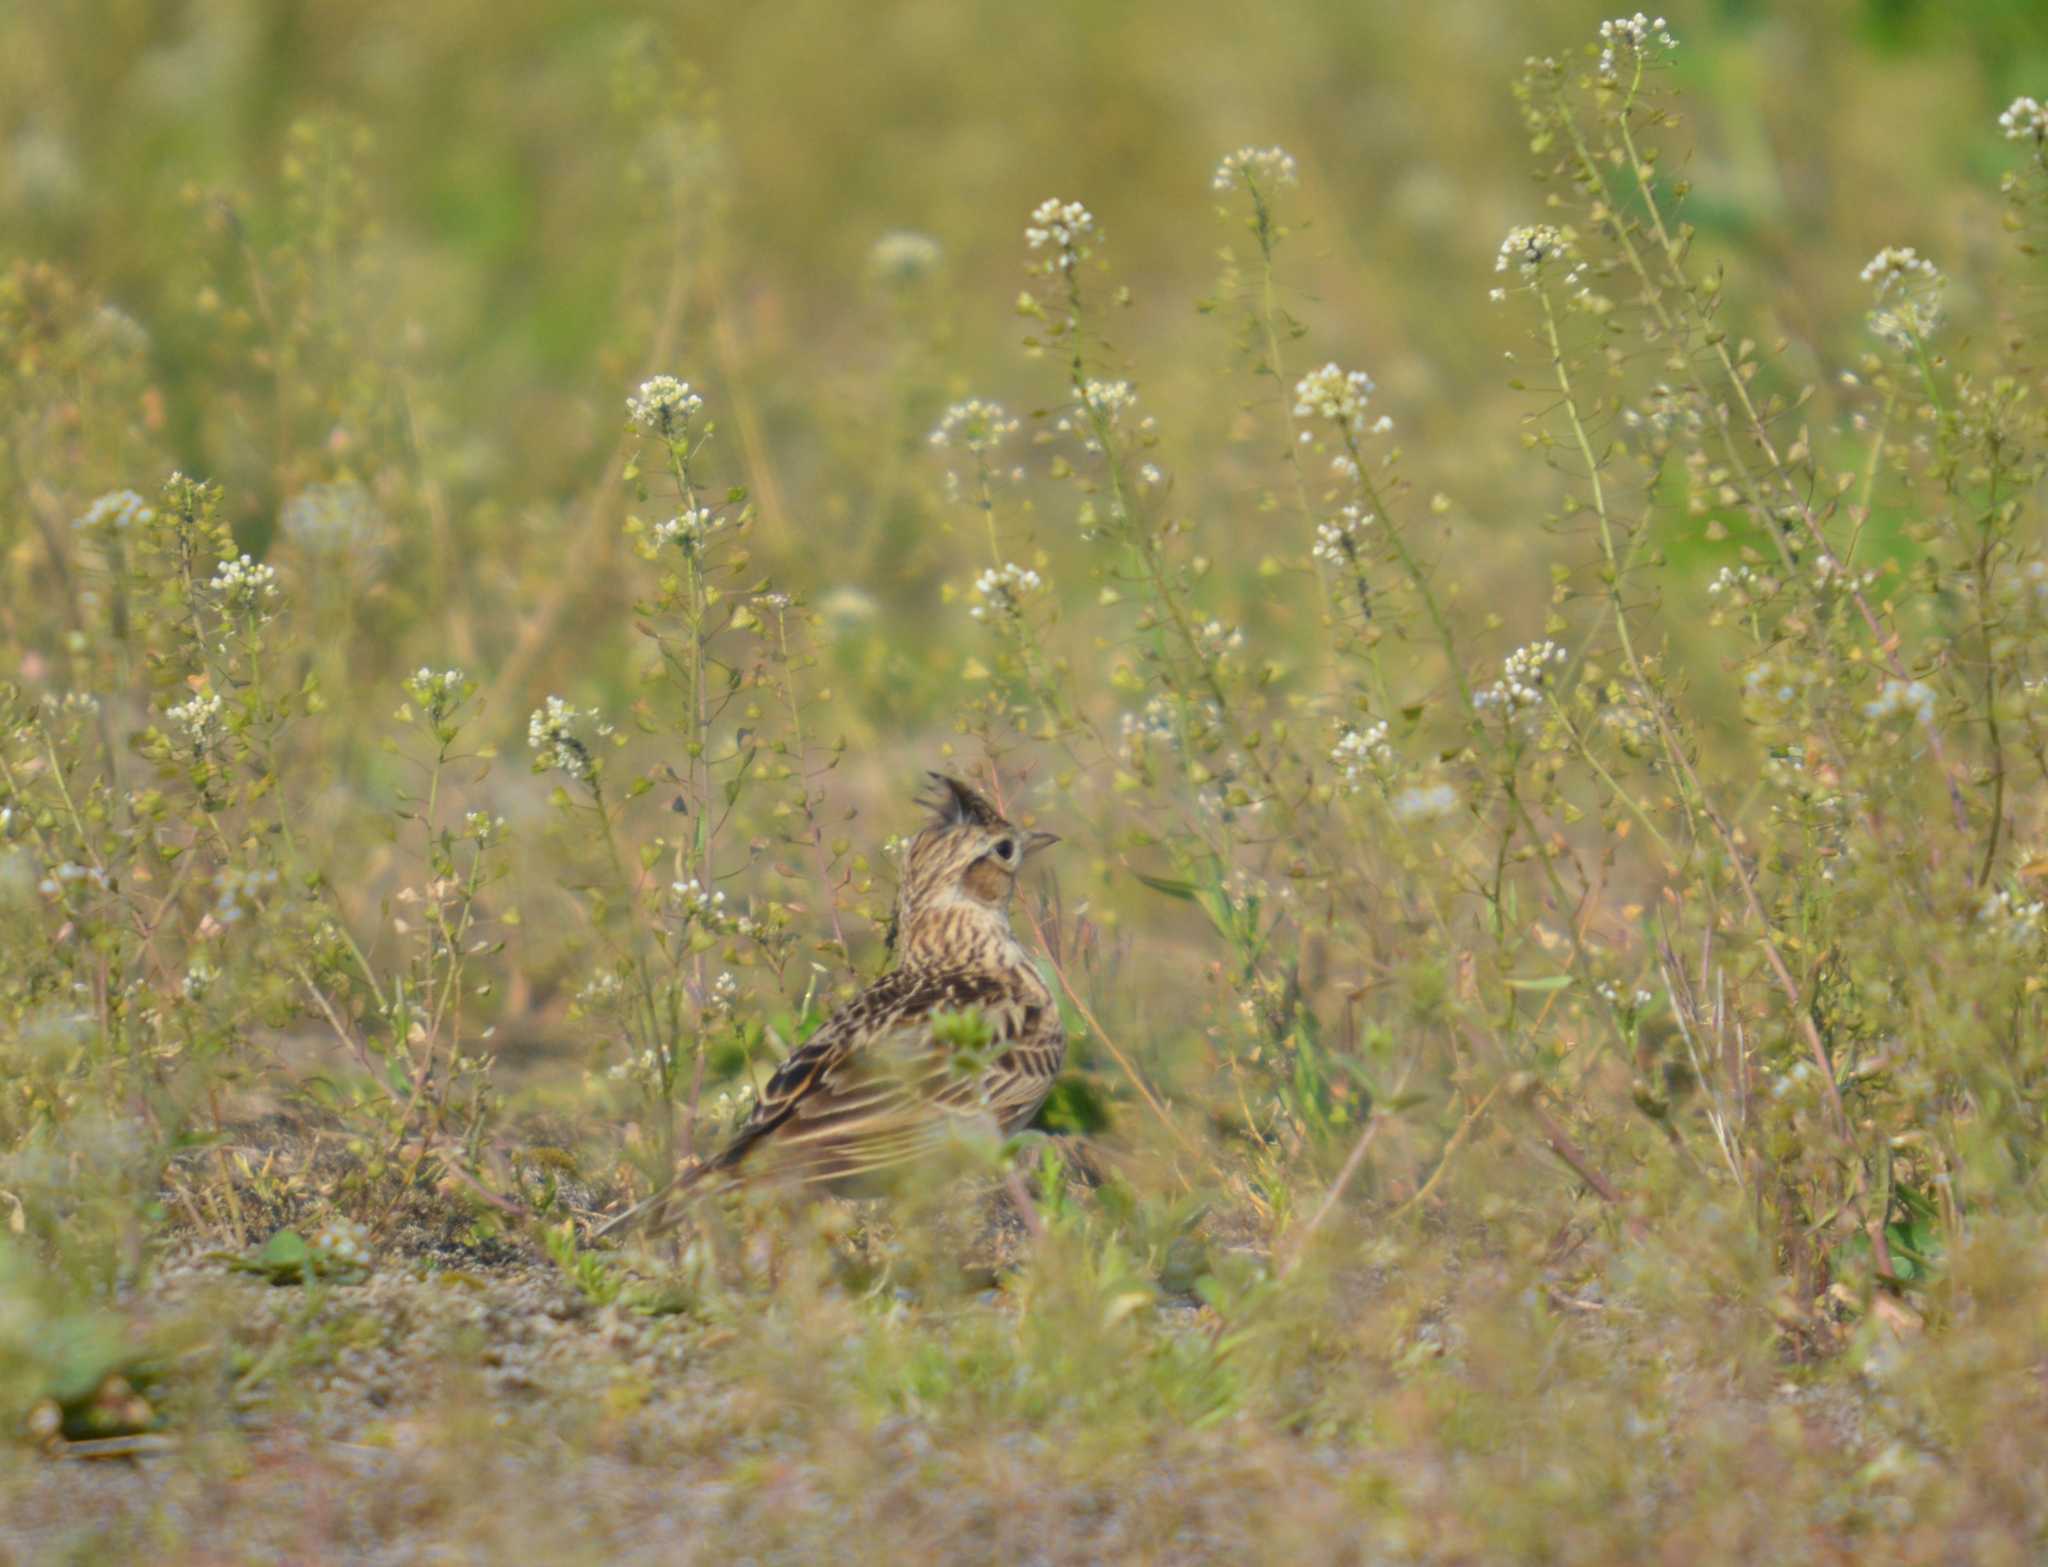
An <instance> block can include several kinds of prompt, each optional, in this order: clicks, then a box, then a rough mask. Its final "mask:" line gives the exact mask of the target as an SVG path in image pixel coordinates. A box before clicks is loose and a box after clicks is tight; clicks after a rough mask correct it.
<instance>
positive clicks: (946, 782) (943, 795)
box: [918, 773, 1003, 827]
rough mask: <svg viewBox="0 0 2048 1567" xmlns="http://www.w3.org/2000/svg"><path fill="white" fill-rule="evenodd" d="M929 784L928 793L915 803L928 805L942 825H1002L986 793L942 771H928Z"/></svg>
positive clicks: (1000, 815) (1000, 814)
mask: <svg viewBox="0 0 2048 1567" xmlns="http://www.w3.org/2000/svg"><path fill="white" fill-rule="evenodd" d="M928 776H929V777H930V778H931V781H932V784H933V791H932V793H931V794H929V795H926V796H924V797H922V798H921V799H920V800H919V802H918V803H919V804H921V805H924V806H926V807H928V808H929V809H930V810H931V811H932V812H933V814H935V815H936V816H937V817H938V819H939V825H940V826H942V827H961V826H971V827H1000V826H1002V825H1003V815H1002V812H1000V811H998V810H997V809H996V808H995V807H994V806H993V805H991V804H990V803H989V800H988V796H986V795H984V794H983V793H981V791H980V790H978V789H975V788H973V787H971V786H970V785H967V784H964V783H962V782H961V781H960V780H959V779H957V778H949V777H947V776H946V774H944V773H932V774H929V775H928Z"/></svg>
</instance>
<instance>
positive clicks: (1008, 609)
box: [967, 561, 1045, 620]
mask: <svg viewBox="0 0 2048 1567" xmlns="http://www.w3.org/2000/svg"><path fill="white" fill-rule="evenodd" d="M1044 587H1045V583H1044V581H1043V580H1042V579H1041V578H1040V577H1039V575H1038V573H1037V572H1035V571H1032V570H1031V569H1030V568H1028V567H1025V566H1019V565H1018V564H1017V563H1016V562H1015V561H1005V562H1003V564H1002V565H1001V566H991V567H989V569H988V570H986V571H984V572H983V573H982V574H981V575H980V576H978V577H976V578H975V579H974V591H975V592H976V593H977V594H978V595H980V598H981V602H980V603H979V604H976V605H975V606H974V607H973V608H971V609H970V610H968V611H967V613H968V614H969V615H971V616H973V617H974V618H975V619H976V620H987V619H988V618H990V617H991V616H994V617H996V618H998V619H1003V620H1010V619H1015V618H1016V617H1017V616H1018V615H1021V614H1022V613H1023V612H1024V601H1025V600H1026V599H1027V598H1029V597H1031V596H1032V595H1033V594H1034V593H1038V592H1040V591H1041V590H1043V588H1044Z"/></svg>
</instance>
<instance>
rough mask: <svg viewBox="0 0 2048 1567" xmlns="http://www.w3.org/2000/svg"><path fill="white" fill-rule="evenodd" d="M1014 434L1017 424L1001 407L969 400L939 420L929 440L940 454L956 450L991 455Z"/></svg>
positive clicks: (980, 400)
mask: <svg viewBox="0 0 2048 1567" xmlns="http://www.w3.org/2000/svg"><path fill="white" fill-rule="evenodd" d="M1016 433H1017V421H1016V420H1015V419H1013V418H1011V417H1010V415H1009V413H1008V411H1007V410H1005V409H1004V407H1003V405H1002V404H1001V403H992V402H988V401H986V400H985V399H983V398H979V397H970V398H968V399H967V401H966V402H964V403H955V404H954V405H953V406H952V407H951V408H948V409H947V410H946V411H945V412H944V413H943V414H941V415H940V416H939V422H938V425H937V426H936V427H935V428H934V429H933V431H932V433H931V436H930V437H929V439H930V441H931V444H932V445H934V446H936V447H939V448H941V449H942V450H943V449H944V448H946V447H951V446H959V447H962V448H964V449H965V450H967V451H970V452H976V453H980V452H990V451H994V450H995V449H996V448H997V447H998V446H1000V445H1002V444H1003V442H1004V441H1006V440H1008V439H1009V438H1010V437H1011V436H1013V435H1015V434H1016Z"/></svg>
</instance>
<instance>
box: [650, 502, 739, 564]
mask: <svg viewBox="0 0 2048 1567" xmlns="http://www.w3.org/2000/svg"><path fill="white" fill-rule="evenodd" d="M724 526H725V519H724V518H723V517H720V516H718V515H716V514H715V513H714V512H713V511H712V510H711V508H710V507H708V506H692V507H689V508H688V509H686V510H684V511H680V512H678V513H677V514H676V515H675V516H673V517H670V518H668V519H666V520H665V521H662V522H657V523H656V524H655V525H654V542H655V544H656V546H657V547H658V546H660V545H663V544H677V543H680V544H681V545H682V546H683V550H684V552H685V553H686V554H687V553H693V552H694V551H695V550H696V549H697V547H698V546H699V545H701V544H702V543H703V542H704V541H705V540H706V539H708V538H709V537H711V535H712V534H714V533H716V532H717V531H718V530H719V529H720V528H722V527H724Z"/></svg>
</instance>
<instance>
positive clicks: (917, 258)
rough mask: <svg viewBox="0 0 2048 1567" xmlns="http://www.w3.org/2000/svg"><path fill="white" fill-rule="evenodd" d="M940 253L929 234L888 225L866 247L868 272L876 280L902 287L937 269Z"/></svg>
mask: <svg viewBox="0 0 2048 1567" xmlns="http://www.w3.org/2000/svg"><path fill="white" fill-rule="evenodd" d="M942 254H943V253H942V252H941V251H940V249H939V242H938V241H937V240H935V239H933V238H932V237H931V235H929V234H919V233H917V232H915V231H914V230H911V229H891V230H889V232H888V233H886V234H884V235H883V236H882V237H881V238H880V239H878V240H876V241H875V243H874V246H873V248H871V249H870V250H869V251H868V275H869V276H870V277H872V278H874V279H875V280H876V281H877V282H879V283H886V284H889V285H890V286H892V287H895V288H902V287H905V286H906V285H908V284H911V283H915V282H918V281H920V280H921V279H923V278H925V277H928V276H930V275H931V274H932V273H933V272H935V271H937V270H938V265H939V259H940V257H941V255H942Z"/></svg>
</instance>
